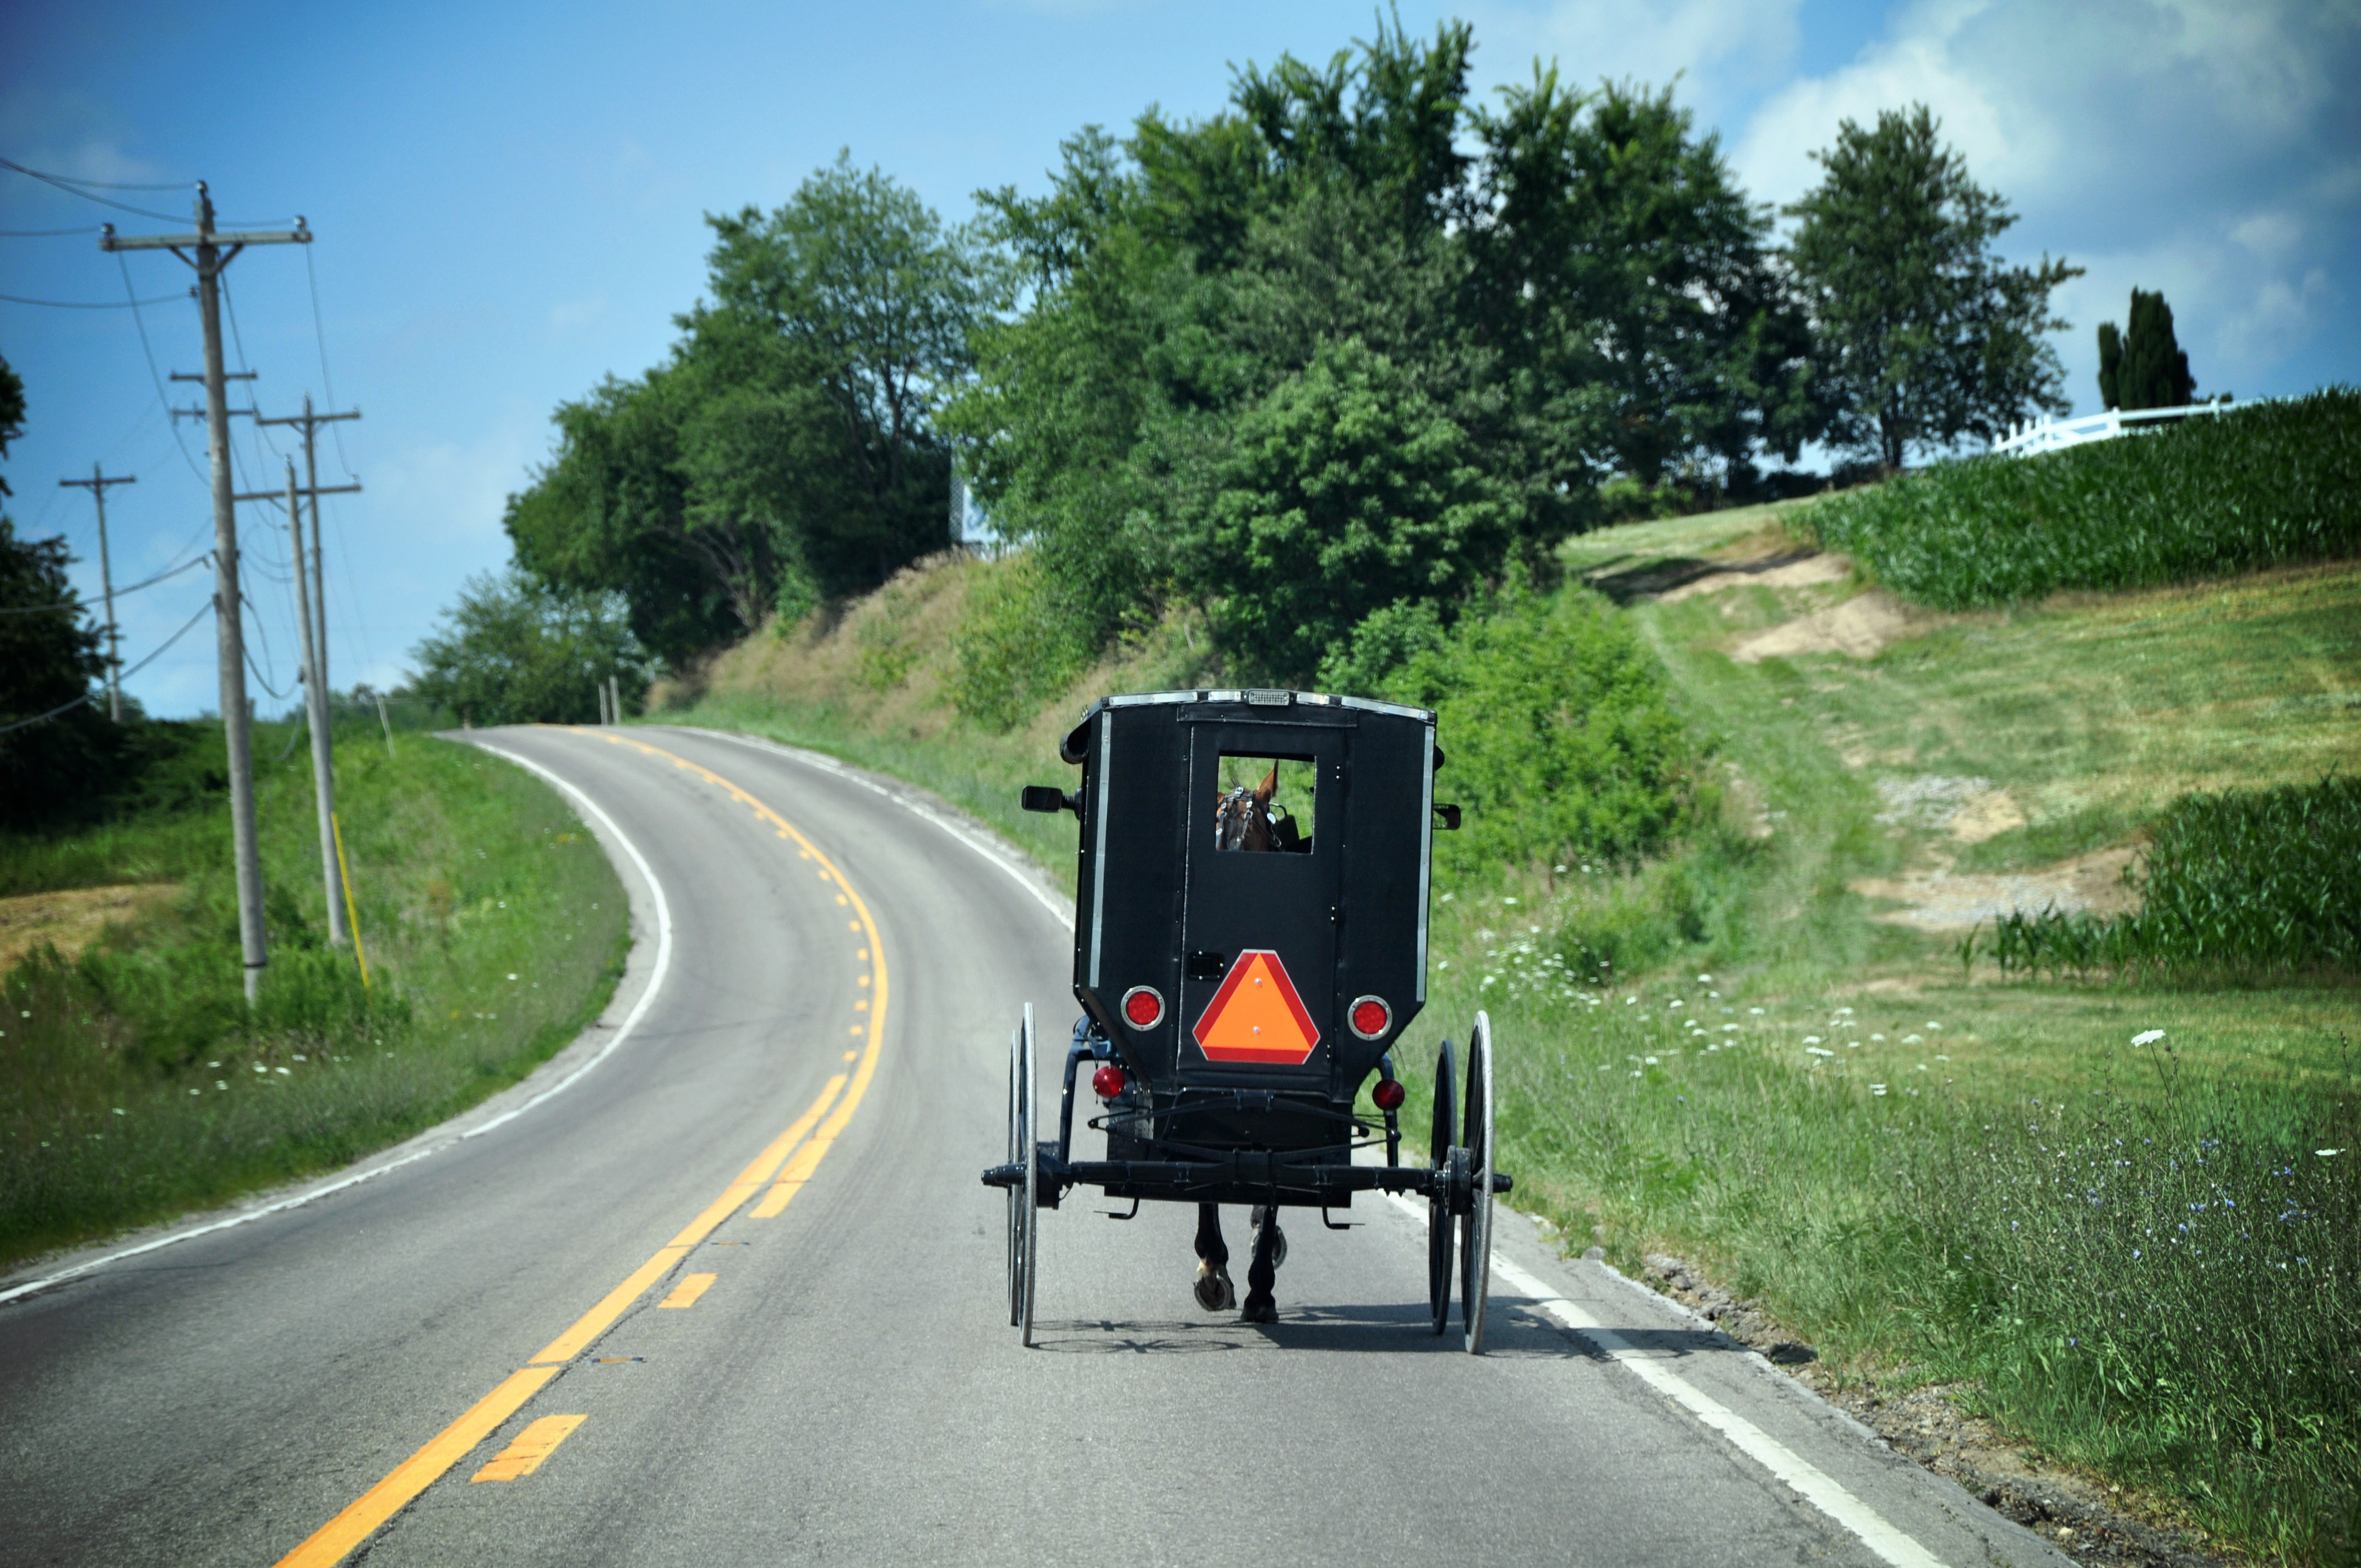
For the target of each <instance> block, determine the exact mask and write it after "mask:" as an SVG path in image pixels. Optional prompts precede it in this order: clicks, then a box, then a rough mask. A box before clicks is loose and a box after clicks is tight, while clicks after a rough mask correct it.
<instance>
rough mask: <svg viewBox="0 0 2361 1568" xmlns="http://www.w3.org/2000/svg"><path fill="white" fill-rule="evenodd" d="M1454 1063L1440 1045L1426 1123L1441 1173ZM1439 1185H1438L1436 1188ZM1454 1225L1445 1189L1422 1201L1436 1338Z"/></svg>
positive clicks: (1444, 1315)
mask: <svg viewBox="0 0 2361 1568" xmlns="http://www.w3.org/2000/svg"><path fill="white" fill-rule="evenodd" d="M1457 1065H1458V1064H1457V1063H1456V1062H1455V1061H1454V1060H1453V1059H1452V1055H1451V1042H1450V1041H1448V1040H1445V1041H1444V1042H1443V1047H1442V1049H1441V1050H1440V1051H1438V1052H1437V1053H1436V1055H1435V1064H1434V1096H1435V1102H1434V1115H1433V1118H1432V1119H1431V1121H1430V1129H1431V1134H1432V1135H1431V1136H1430V1137H1429V1139H1428V1143H1429V1149H1428V1158H1429V1159H1430V1161H1431V1162H1432V1163H1433V1168H1435V1169H1437V1170H1441V1171H1448V1170H1449V1169H1450V1168H1451V1124H1452V1122H1453V1121H1454V1119H1455V1118H1454V1117H1453V1115H1452V1112H1453V1110H1455V1106H1453V1105H1452V1103H1451V1095H1452V1090H1453V1082H1454V1080H1455V1079H1456V1078H1457V1077H1458V1073H1457V1071H1456V1068H1457ZM1442 1187H1443V1184H1441V1183H1438V1188H1442ZM1456 1225H1457V1222H1456V1221H1455V1219H1454V1218H1453V1216H1452V1212H1451V1197H1450V1193H1449V1191H1448V1190H1447V1189H1444V1190H1437V1191H1436V1192H1434V1193H1433V1194H1432V1195H1431V1196H1429V1197H1428V1199H1427V1201H1426V1297H1427V1309H1428V1310H1429V1312H1430V1313H1432V1314H1433V1321H1434V1332H1436V1333H1437V1334H1438V1335H1440V1334H1442V1333H1443V1332H1445V1331H1446V1330H1448V1329H1449V1328H1450V1327H1451V1263H1452V1259H1451V1245H1452V1240H1453V1234H1452V1233H1453V1232H1454V1230H1455V1228H1456Z"/></svg>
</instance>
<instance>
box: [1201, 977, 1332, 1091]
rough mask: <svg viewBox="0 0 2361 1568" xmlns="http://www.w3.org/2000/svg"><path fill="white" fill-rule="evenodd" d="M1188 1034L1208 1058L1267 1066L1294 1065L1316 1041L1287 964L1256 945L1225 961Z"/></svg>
mask: <svg viewBox="0 0 2361 1568" xmlns="http://www.w3.org/2000/svg"><path fill="white" fill-rule="evenodd" d="M1191 1033H1193V1034H1194V1035H1195V1036H1197V1045H1198V1047H1199V1048H1200V1049H1201V1050H1202V1051H1203V1052H1204V1053H1205V1058H1206V1059H1207V1060H1208V1061H1232V1062H1261V1063H1264V1064H1266V1065H1268V1066H1271V1067H1297V1066H1300V1065H1301V1063H1302V1062H1303V1060H1304V1058H1307V1057H1309V1056H1310V1055H1311V1054H1312V1047H1314V1046H1317V1045H1318V1044H1319V1043H1320V1031H1319V1030H1318V1029H1316V1028H1314V1027H1312V1014H1309V1013H1306V1012H1305V1011H1304V1010H1303V998H1301V996H1298V995H1297V994H1296V993H1295V982H1294V981H1290V980H1289V979H1288V978H1287V966H1286V965H1284V964H1282V963H1280V962H1279V955H1278V954H1277V953H1274V952H1270V951H1268V949H1265V948H1247V949H1246V951H1245V952H1243V953H1240V954H1239V955H1238V957H1237V961H1236V962H1235V963H1233V964H1232V965H1230V972H1229V974H1228V975H1227V976H1226V977H1224V979H1223V981H1222V989H1221V990H1219V991H1217V992H1213V1001H1211V1002H1209V1003H1206V1004H1205V1011H1204V1012H1203V1013H1202V1014H1199V1015H1198V1018H1197V1025H1196V1027H1195V1028H1194V1029H1193V1030H1192V1031H1191Z"/></svg>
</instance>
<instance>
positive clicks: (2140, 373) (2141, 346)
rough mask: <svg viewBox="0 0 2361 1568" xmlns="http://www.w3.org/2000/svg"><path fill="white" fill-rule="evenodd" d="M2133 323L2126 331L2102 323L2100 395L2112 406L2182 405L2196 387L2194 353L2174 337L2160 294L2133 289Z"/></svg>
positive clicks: (2100, 332) (2171, 406) (2169, 311)
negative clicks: (2192, 371) (2191, 367)
mask: <svg viewBox="0 0 2361 1568" xmlns="http://www.w3.org/2000/svg"><path fill="white" fill-rule="evenodd" d="M2130 319H2131V325H2130V327H2129V328H2128V329H2127V330H2126V331H2125V332H2124V333H2123V334H2121V335H2118V334H2116V331H2115V323H2113V322H2101V323H2099V395H2100V397H2102V398H2103V399H2104V400H2105V401H2106V405H2107V407H2109V408H2111V409H2123V410H2125V411H2129V410H2132V409H2177V408H2182V407H2185V406H2186V405H2187V404H2188V402H2189V400H2190V397H2191V394H2192V393H2194V392H2195V391H2196V390H2197V382H2196V379H2195V378H2193V377H2191V375H2190V374H2189V356H2188V355H2187V354H2186V353H2185V352H2183V351H2182V349H2181V346H2180V340H2179V339H2178V338H2176V337H2175V336H2174V335H2173V331H2172V307H2171V306H2170V305H2168V304H2166V303H2165V302H2164V295H2163V294H2162V293H2161V292H2158V293H2153V294H2150V293H2146V292H2143V291H2140V290H2138V289H2134V290H2133V291H2132V313H2131V318H2130Z"/></svg>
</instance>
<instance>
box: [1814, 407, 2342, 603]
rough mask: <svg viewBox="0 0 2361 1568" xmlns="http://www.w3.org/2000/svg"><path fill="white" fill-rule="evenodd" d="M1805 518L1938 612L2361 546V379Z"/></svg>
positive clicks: (1826, 541)
mask: <svg viewBox="0 0 2361 1568" xmlns="http://www.w3.org/2000/svg"><path fill="white" fill-rule="evenodd" d="M1794 525H1795V526H1798V527H1800V528H1802V529H1803V530H1804V531H1806V532H1809V533H1811V534H1813V535H1815V536H1817V539H1818V541H1819V543H1821V544H1822V545H1824V546H1825V547H1827V548H1828V549H1830V550H1841V551H1844V552H1846V553H1847V554H1850V555H1851V556H1852V558H1853V559H1854V560H1855V561H1856V562H1857V563H1859V564H1860V565H1861V566H1862V567H1863V568H1864V569H1865V570H1867V571H1868V572H1869V573H1870V574H1871V575H1872V576H1874V577H1876V579H1877V580H1878V581H1879V582H1881V583H1883V584H1884V585H1885V586H1886V587H1889V588H1891V589H1893V590H1894V592H1895V593H1897V594H1900V595H1901V596H1903V597H1904V598H1908V599H1914V600H1916V601H1917V602H1918V603H1920V604H1925V605H1930V606H1932V607H1934V608H1935V609H1953V610H1959V609H1982V608H1986V607H1989V606H1993V605H2004V604H2012V603H2019V602H2023V601H2026V600H2030V599H2038V598H2042V597H2044V596H2045V595H2048V594H2051V593H2055V592H2057V591H2058V590H2059V589H2061V588H2130V587H2153V586H2156V585H2159V584H2164V583H2175V582H2186V581H2189V580H2191V579H2194V578H2200V577H2210V576H2224V575H2226V574H2229V573H2233V572H2242V571H2251V570H2254V569H2256V568H2257V567H2263V566H2275V565H2290V564H2292V563H2296V562H2301V561H2316V560H2324V559H2333V558H2337V557H2343V556H2349V555H2352V554H2355V553H2356V551H2361V391H2356V389H2353V388H2350V387H2337V388H2332V389H2327V390H2325V391H2322V392H2318V393H2315V394H2313V395H2312V396H2311V397H2308V398H2301V399H2297V400H2291V401H2288V402H2283V403H2265V404H2260V405H2257V406H2255V407H2251V408H2246V409H2241V410H2239V411H2236V412H2235V413H2226V414H2217V415H2212V416H2199V417H2195V418H2191V419H2185V420H2181V421H2179V422H2176V423H2175V424H2174V425H2173V426H2172V427H2170V428H2168V429H2165V430H2162V431H2158V432H2154V433H2145V434H2140V435H2136V436H2126V437H2125V438H2123V439H2121V440H2117V441H2105V442H2098V443H2094V444H2090V445H2085V446H2077V447H2072V448H2070V449H2068V450H2066V451H2063V452H2053V453H2048V454H2046V455H2041V456H2038V457H1999V456H1988V457H1974V458H1970V459H1968V460H1967V461H1965V462H1960V463H1945V464H1940V465H1938V466H1934V467H1931V468H1927V469H1926V470H1924V471H1922V472H1920V473H1916V474H1912V475H1908V476H1905V477H1901V478H1897V479H1894V480H1891V481H1889V482H1887V483H1885V484H1883V485H1879V486H1875V487H1873V488H1866V489H1861V490H1855V491H1851V492H1850V493H1847V494H1845V495H1841V496H1836V497H1831V498H1830V499H1828V500H1825V501H1822V502H1821V503H1819V504H1818V505H1817V506H1814V507H1811V508H1808V509H1806V510H1804V511H1802V512H1800V513H1798V514H1797V515H1796V517H1795V520H1794Z"/></svg>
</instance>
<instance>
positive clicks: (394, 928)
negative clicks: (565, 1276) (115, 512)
mask: <svg viewBox="0 0 2361 1568" xmlns="http://www.w3.org/2000/svg"><path fill="white" fill-rule="evenodd" d="M192 728H196V729H200V730H201V731H202V733H200V734H199V735H198V736H197V738H196V743H195V744H194V745H192V748H191V752H192V755H199V754H203V753H204V752H206V751H209V749H210V748H213V747H217V746H218V745H219V743H220V741H219V730H218V728H217V727H210V726H204V727H192ZM285 738H286V737H285V734H284V732H283V727H280V726H272V725H265V726H261V727H258V740H257V745H256V753H257V756H258V758H259V759H260V762H259V763H258V768H257V777H256V785H257V805H258V819H259V824H260V828H261V849H262V856H263V875H264V885H265V889H266V915H267V918H268V923H269V929H270V935H271V953H270V959H271V961H270V967H269V970H266V971H265V977H264V982H263V992H262V998H261V1002H260V1004H259V1006H258V1008H257V1009H256V1011H255V1012H254V1013H252V1014H248V1013H247V1010H246V1007H245V1005H244V1002H243V997H242V988H241V979H240V975H241V964H240V957H239V949H238V945H237V935H236V895H235V890H234V883H233V880H232V876H231V872H230V867H229V859H230V857H229V842H228V840H229V831H228V813H227V809H226V806H225V803H224V802H223V801H222V800H221V798H220V797H219V796H218V795H214V796H210V797H205V798H203V799H200V800H199V801H198V802H197V803H196V804H194V805H184V806H180V807H178V808H166V809H158V810H154V811H151V812H148V813H145V814H141V815H137V816H135V817H130V818H128V819H126V820H122V821H117V822H115V823H111V824H108V825H105V826H102V827H99V828H93V829H90V830H88V831H86V832H83V833H80V834H76V835H71V836H62V837H59V838H54V839H13V840H8V841H5V842H0V874H5V877H6V879H7V882H8V885H9V886H10V888H11V891H17V892H22V891H32V890H35V889H37V888H38V889H47V888H54V887H70V886H76V885H91V884H93V883H113V882H122V881H145V880H170V881H172V882H175V883H179V884H180V886H181V893H180V895H179V897H178V899H177V902H176V903H175V904H174V905H173V906H172V907H171V908H170V910H168V911H167V912H166V913H164V914H162V915H160V916H155V917H152V918H149V919H147V920H143V921H141V922H139V923H137V924H136V925H135V926H133V927H130V928H128V929H118V930H115V931H112V932H110V933H109V934H108V936H107V937H106V938H104V939H103V940H102V941H101V942H99V943H98V944H96V945H94V946H93V948H89V949H87V950H85V951H84V952H83V953H82V954H81V955H80V956H79V957H78V958H76V959H71V960H69V959H60V958H59V957H57V956H56V955H55V954H54V953H53V952H49V953H44V952H40V951H37V952H36V953H35V954H34V955H33V956H32V957H31V958H29V959H27V961H25V962H23V963H21V964H19V965H18V966H16V968H15V969H13V970H10V971H9V972H8V973H7V974H6V975H5V978H0V992H5V1025H6V1027H5V1034H0V1261H7V1260H10V1259H15V1258H19V1257H22V1256H25V1255H28V1254H31V1253H34V1252H38V1251H40V1250H43V1249H46V1248H49V1247H54V1246H60V1245H71V1244H74V1243H77V1242H82V1241H87V1240H90V1239H93V1238H95V1237H98V1236H103V1235H104V1234H109V1233H112V1232H115V1231H118V1230H120V1229H122V1228H124V1227H126V1226H129V1225H135V1224H139V1223H147V1222H149V1221H154V1220H159V1219H163V1218H168V1217H170V1215H172V1214H174V1213H176V1212H181V1211H184V1210H186V1209H188V1208H190V1207H193V1206H197V1205H202V1204H206V1203H214V1202H219V1201H225V1200H227V1199H229V1198H232V1197H234V1196H236V1194H238V1193H240V1192H242V1191H247V1190H252V1189H253V1188H255V1187H257V1186H260V1185H265V1184H268V1183H270V1182H274V1181H279V1180H283V1179H290V1178H293V1177H299V1176H302V1175H305V1174H308V1173H310V1172H313V1171H317V1170H322V1169H325V1168H332V1167H334V1166H336V1165H338V1164H341V1163H344V1162H346V1161H349V1160H351V1159H354V1158H356V1157H359V1156H361V1155H364V1154H367V1153H368V1152H370V1151H371V1150H373V1149H377V1148H380V1147H383V1146H386V1145H388V1144H390V1143H393V1142H396V1141H398V1140H400V1139H401V1138H402V1137H405V1136H407V1135H411V1134H412V1133H415V1132H418V1131H420V1130H422V1129H423V1128H425V1127H427V1126H430V1125H432V1124H434V1123H435V1122H437V1121H440V1120H442V1119H444V1118H445V1117H447V1116H449V1115H451V1114H453V1113H456V1112H458V1111H460V1110H462V1109H464V1108H466V1107H467V1105H470V1104H472V1103H474V1102H477V1101H478V1100H480V1099H481V1098H483V1097H484V1096H485V1095H486V1094H489V1093H490V1092H492V1091H495V1090H497V1089H499V1088H500V1087H502V1086H504V1085H506V1084H508V1083H511V1082H513V1081H515V1080H518V1079H519V1078H521V1077H522V1076H523V1075H524V1074H525V1073H526V1072H528V1071H530V1070H531V1069H532V1068H533V1066H535V1065H536V1064H538V1063H539V1062H541V1061H542V1060H544V1059H545V1058H547V1057H548V1056H550V1055H551V1054H552V1053H553V1052H555V1050H556V1049H557V1048H558V1047H561V1046H563V1045H564V1044H565V1043H566V1041H567V1040H569V1039H571V1038H572V1037H573V1036H575V1035H576V1034H577V1033H578V1032H579V1030H580V1028H581V1027H582V1026H583V1025H586V1024H587V1023H588V1021H589V1020H590V1019H591V1018H593V1017H595V1016H596V1015H597V1014H598V1010H599V1009H600V1008H601V1007H602V1006H603V1005H604V1004H605V1001H606V998H607V997H608V995H609V994H610V993H611V991H612V987H613V984H614V981H615V979H616V977H617V975H618V974H619V973H620V965H621V959H622V954H623V951H624V948H625V947H626V945H627V942H628V909H627V905H626V903H625V899H624V895H623V893H622V890H621V887H620V883H618V882H617V881H616V879H615V875H614V872H613V870H612V868H611V867H609V864H608V863H607V860H606V857H605V856H604V855H603V854H602V853H601V852H600V851H599V850H598V846H597V844H596V842H595V841H593V840H592V839H591V838H590V836H589V835H588V832H587V831H586V830H585V829H584V828H582V826H581V825H580V823H579V822H578V821H577V820H576V819H575V817H574V816H573V814H572V813H571V812H570V811H569V810H568V809H567V808H566V806H564V805H563V803H562V802H560V801H559V800H558V798H557V797H556V795H555V794H553V793H552V792H551V791H550V790H549V789H548V788H547V787H546V786H545V785H544V784H542V783H540V782H539V781H538V780H535V779H533V778H532V777H530V776H529V775H527V774H525V773H522V772H521V771H520V770H518V769H516V768H514V767H511V765H510V764H508V763H505V762H500V761H497V760H496V759H492V758H489V757H487V756H485V755H484V754H483V753H481V752H478V751H474V750H473V749H471V748H466V747H461V746H456V745H453V744H451V743H448V742H445V741H440V740H430V739H426V738H424V737H420V736H404V737H402V738H401V740H400V742H399V745H398V749H397V754H396V755H394V756H392V757H389V756H388V754H387V751H386V747H385V745H384V742H383V740H382V739H381V738H379V737H373V736H366V735H362V734H356V735H354V736H352V737H350V738H346V739H341V740H340V741H339V744H338V746H337V748H336V771H337V781H338V791H339V794H338V806H339V816H340V817H341V819H342V821H343V824H344V833H345V844H346V854H347V858H348V861H349V862H350V866H351V872H352V879H353V884H354V894H355V898H356V901H357V906H358V910H359V917H360V919H359V923H360V936H361V940H362V942H363V944H364V946H365V948H366V950H367V953H368V960H369V965H370V978H371V981H372V983H371V984H370V985H369V986H368V988H367V989H364V988H363V986H362V984H361V982H360V980H359V975H358V970H357V964H356V962H355V960H354V958H353V955H352V954H351V952H350V951H349V950H337V949H332V948H328V947H327V946H326V945H325V941H324V931H325V920H324V911H325V899H326V892H325V887H324V882H323V879H322V876H321V871H320V860H319V848H318V838H317V833H316V828H315V825H314V818H313V807H312V795H311V787H310V780H309V766H308V759H307V758H305V757H304V756H303V755H302V748H301V747H298V748H297V749H296V754H294V755H291V756H290V757H289V758H288V759H287V760H286V761H285V762H280V761H279V760H278V756H279V750H280V744H283V742H284V740H285ZM511 975H513V976H515V977H516V978H515V979H513V980H511V978H509V977H510V976H511ZM281 1069H284V1070H281Z"/></svg>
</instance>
